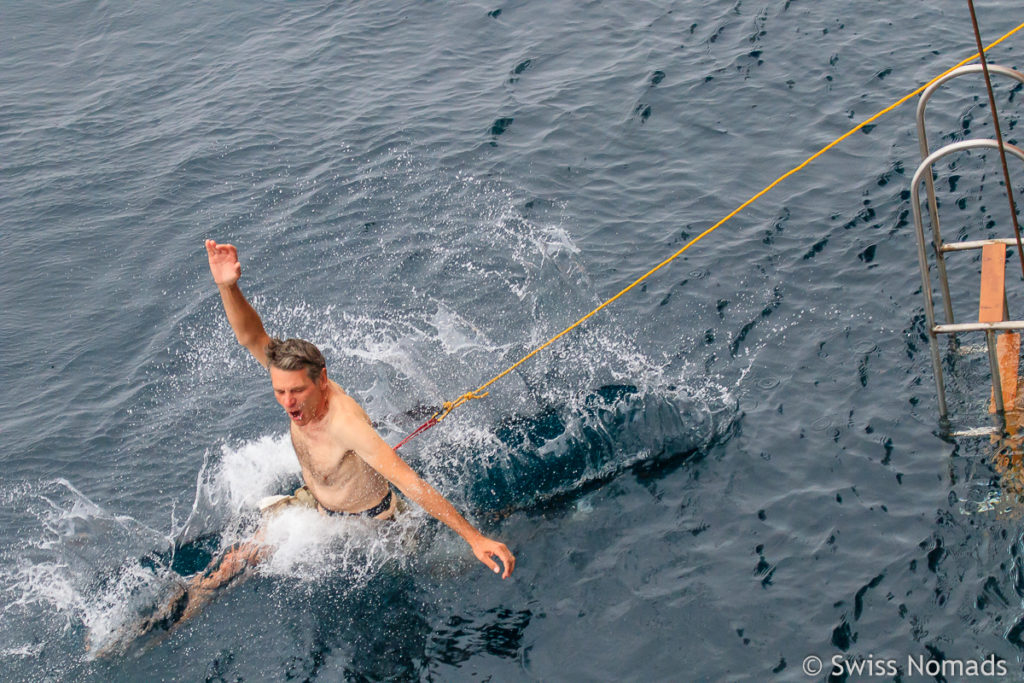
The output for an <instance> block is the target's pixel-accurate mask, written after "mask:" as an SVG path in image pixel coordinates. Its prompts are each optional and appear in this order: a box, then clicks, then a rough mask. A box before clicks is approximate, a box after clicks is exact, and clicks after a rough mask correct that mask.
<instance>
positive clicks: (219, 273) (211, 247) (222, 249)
mask: <svg viewBox="0 0 1024 683" xmlns="http://www.w3.org/2000/svg"><path fill="white" fill-rule="evenodd" d="M206 256H207V257H208V258H209V259H210V273H212V274H213V281H214V282H216V283H217V286H218V287H219V286H230V285H233V284H235V283H236V282H238V278H240V277H241V276H242V264H241V263H239V262H238V249H235V247H234V246H232V245H230V244H217V243H216V242H214V241H213V240H206Z"/></svg>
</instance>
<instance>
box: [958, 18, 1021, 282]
mask: <svg viewBox="0 0 1024 683" xmlns="http://www.w3.org/2000/svg"><path fill="white" fill-rule="evenodd" d="M967 7H968V8H969V9H970V11H971V24H972V25H973V26H974V39H975V41H977V43H978V56H979V57H980V60H981V68H982V70H983V72H984V74H985V87H986V88H987V89H988V105H989V107H990V108H991V109H992V123H993V124H994V125H995V127H996V140H998V141H999V159H1000V161H1002V164H1003V181H1004V182H1005V183H1006V198H1007V199H1008V200H1009V202H1010V220H1011V221H1013V234H1014V235H1016V237H1017V256H1018V260H1019V261H1020V274H1021V277H1022V278H1024V244H1021V239H1020V225H1018V223H1017V204H1016V202H1014V201H1013V185H1011V184H1010V169H1009V167H1008V166H1007V164H1006V151H1005V150H1004V149H1003V131H1002V130H1001V129H1000V128H999V115H998V114H997V113H996V96H995V95H994V94H993V92H992V78H991V77H990V76H989V72H988V60H987V59H986V58H985V47H984V45H982V42H981V29H980V28H978V16H977V15H976V14H975V12H974V0H967Z"/></svg>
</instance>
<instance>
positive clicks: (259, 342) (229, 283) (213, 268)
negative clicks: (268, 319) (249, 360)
mask: <svg viewBox="0 0 1024 683" xmlns="http://www.w3.org/2000/svg"><path fill="white" fill-rule="evenodd" d="M206 255H207V257H208V258H209V260H210V273H211V274H212V275H213V281H214V282H215V283H216V284H217V289H218V290H219V291H220V299H221V301H222V302H223V303H224V312H225V313H226V314H227V316H228V322H229V323H230V324H231V329H232V330H234V332H235V337H236V338H237V339H238V343H239V344H241V345H242V346H244V347H245V348H247V349H248V350H249V353H251V354H252V355H253V357H255V358H256V360H257V361H259V363H260V365H262V366H263V367H267V362H268V361H267V344H268V343H269V342H270V335H269V334H267V331H266V330H265V329H263V321H261V320H260V316H259V314H258V313H257V312H256V309H254V308H253V307H252V306H251V305H250V304H249V302H248V301H247V300H246V298H245V296H244V295H243V294H242V290H241V289H239V287H238V278H240V277H241V276H242V264H241V263H239V262H238V250H237V249H236V248H235V247H234V246H232V245H230V244H217V243H216V242H214V241H213V240H206Z"/></svg>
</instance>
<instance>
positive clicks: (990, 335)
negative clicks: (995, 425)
mask: <svg viewBox="0 0 1024 683" xmlns="http://www.w3.org/2000/svg"><path fill="white" fill-rule="evenodd" d="M985 343H986V344H987V345H988V367H989V370H990V371H991V372H992V398H993V400H994V401H995V403H996V412H999V413H1001V412H1003V410H1004V407H1003V378H1002V377H1000V376H999V352H998V351H997V350H996V333H995V331H994V330H988V331H986V332H985Z"/></svg>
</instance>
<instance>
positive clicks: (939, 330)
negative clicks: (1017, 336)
mask: <svg viewBox="0 0 1024 683" xmlns="http://www.w3.org/2000/svg"><path fill="white" fill-rule="evenodd" d="M989 330H1024V320H1004V321H1003V322H999V323H955V324H953V325H936V326H935V334H954V333H956V332H988V331H989Z"/></svg>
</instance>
